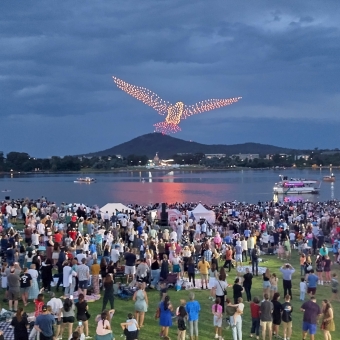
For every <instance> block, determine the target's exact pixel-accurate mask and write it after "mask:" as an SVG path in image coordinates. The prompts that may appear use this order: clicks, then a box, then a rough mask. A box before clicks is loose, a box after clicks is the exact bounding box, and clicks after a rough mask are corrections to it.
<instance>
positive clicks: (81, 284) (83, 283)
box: [78, 280, 88, 289]
mask: <svg viewBox="0 0 340 340" xmlns="http://www.w3.org/2000/svg"><path fill="white" fill-rule="evenodd" d="M78 287H79V288H80V289H87V287H88V284H87V280H84V281H79V282H78Z"/></svg>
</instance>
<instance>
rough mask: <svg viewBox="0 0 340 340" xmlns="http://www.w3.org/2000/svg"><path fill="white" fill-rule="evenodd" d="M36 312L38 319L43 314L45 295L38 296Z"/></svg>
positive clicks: (35, 301) (35, 302)
mask: <svg viewBox="0 0 340 340" xmlns="http://www.w3.org/2000/svg"><path fill="white" fill-rule="evenodd" d="M34 305H35V311H34V316H35V317H37V316H38V315H40V314H41V311H42V307H43V305H44V294H38V296H37V298H36V300H34Z"/></svg>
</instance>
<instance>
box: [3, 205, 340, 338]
mask: <svg viewBox="0 0 340 340" xmlns="http://www.w3.org/2000/svg"><path fill="white" fill-rule="evenodd" d="M195 205H196V204H194V203H175V204H169V205H168V208H175V209H177V210H178V211H180V212H181V216H180V217H178V218H176V219H175V220H172V221H171V223H170V227H169V226H165V227H162V226H160V225H159V221H157V220H152V219H151V214H150V213H149V212H150V211H152V210H154V209H157V208H159V207H160V206H159V205H150V206H138V205H129V209H128V210H126V211H116V212H114V213H113V214H112V215H111V216H110V215H109V214H108V212H106V211H104V212H101V211H99V208H98V207H88V206H85V205H72V204H71V205H69V204H65V203H63V204H61V205H60V206H57V205H56V204H55V203H53V202H49V201H48V200H46V199H45V198H42V199H39V200H16V201H9V202H2V204H1V215H0V219H1V227H0V228H1V253H0V254H1V258H2V267H1V286H2V288H3V289H4V292H5V299H7V300H8V310H9V311H11V312H13V313H15V314H14V316H13V320H12V322H11V324H12V326H13V329H14V337H15V340H18V339H29V338H30V339H35V337H36V336H37V335H38V336H39V337H40V339H41V340H45V339H46V340H51V339H53V338H56V339H58V338H59V339H62V338H65V339H66V337H65V336H67V339H73V340H78V339H81V340H83V339H86V338H91V337H93V336H95V337H96V338H97V339H98V340H112V339H113V338H114V335H113V330H112V329H111V322H110V320H111V318H112V316H113V315H114V313H115V310H114V299H115V296H116V295H117V294H119V292H121V291H122V289H124V287H130V288H131V291H132V292H133V296H132V299H133V301H134V313H133V314H129V315H128V316H127V319H126V320H125V321H124V322H122V323H121V327H122V330H123V333H124V335H125V337H126V339H127V340H135V339H138V338H139V332H140V330H141V329H142V328H143V327H144V326H145V313H146V312H148V310H149V301H148V294H150V292H151V294H154V293H152V290H156V289H158V290H159V291H160V303H159V305H158V307H157V308H156V312H155V317H156V319H158V322H159V325H160V336H161V337H162V338H163V339H167V338H169V328H170V327H172V324H173V320H174V319H175V318H176V320H177V332H178V339H179V340H184V339H185V337H186V331H187V327H188V333H189V337H190V340H197V339H198V336H199V330H198V320H199V318H200V315H201V314H202V313H207V312H206V311H204V312H203V311H201V306H200V303H199V301H197V300H196V299H195V293H194V291H192V290H190V289H192V288H198V289H200V290H208V291H209V299H210V300H211V301H212V303H213V305H212V307H211V311H210V313H211V317H212V320H213V329H214V332H215V338H216V339H219V340H222V339H223V335H222V333H223V328H224V327H223V325H224V323H225V317H227V319H228V324H227V325H228V327H230V329H231V332H232V336H233V339H234V340H237V339H239V340H241V339H242V321H243V313H244V312H245V305H244V302H247V303H249V306H250V309H249V311H250V315H251V329H249V331H250V336H251V337H253V336H255V337H256V338H257V339H259V336H260V329H261V331H262V337H263V340H265V339H266V338H269V339H270V340H271V339H272V335H273V334H274V335H275V336H276V335H279V334H280V327H279V326H280V325H281V324H282V325H283V327H281V334H280V335H281V336H282V337H283V338H284V339H285V340H288V339H290V337H291V334H292V313H293V307H292V305H291V300H292V298H293V296H292V277H293V275H297V274H299V275H300V276H301V282H300V286H299V287H298V288H299V290H300V300H301V301H302V302H301V304H302V305H301V311H302V312H303V313H304V316H303V339H305V337H306V334H307V332H309V334H310V337H311V340H313V338H314V334H315V333H316V330H317V327H316V325H317V322H318V320H319V319H320V320H321V329H322V331H323V333H324V337H325V340H330V339H331V333H330V332H332V331H334V329H335V326H334V320H333V318H334V315H333V308H332V305H331V302H333V301H339V295H338V285H339V283H338V279H337V275H336V273H335V272H333V273H332V267H331V266H332V264H333V265H335V264H336V263H339V261H340V255H339V254H340V247H339V244H340V243H339V242H340V223H339V217H338V216H339V215H340V210H339V207H340V205H339V203H338V202H337V201H328V202H319V203H311V202H301V201H300V202H284V203H274V202H258V203H257V204H246V203H241V202H229V203H228V202H224V203H221V204H219V205H216V206H206V208H208V209H209V210H213V211H214V212H215V216H216V222H215V223H209V222H208V221H206V220H204V219H201V220H195V218H194V217H193V215H192V214H191V213H190V211H191V210H192V209H193V208H194V207H195ZM19 221H20V222H21V221H23V224H24V228H23V230H19V229H17V228H16V225H17V223H18V222H19ZM330 248H331V252H332V253H333V258H331V256H330V254H329V251H330ZM264 254H270V255H273V256H277V258H278V260H279V261H280V260H285V261H286V262H285V263H284V264H283V265H282V267H281V268H280V269H278V271H277V273H271V272H270V270H269V269H268V268H264V267H259V264H260V265H261V262H259V261H260V258H261V257H262V256H263V255H264ZM292 257H295V258H299V264H300V268H293V266H291V264H290V263H289V262H290V260H291V258H292ZM245 263H246V264H248V263H249V264H250V265H249V266H247V265H245ZM243 267H244V272H243V270H241V269H242V268H243ZM232 268H234V270H235V274H236V275H237V277H236V279H235V280H234V283H233V284H232V285H228V284H227V276H228V274H229V273H230V271H231V270H232ZM262 268H264V269H265V270H264V271H263V272H261V269H262ZM229 275H230V274H229ZM122 276H123V277H125V279H126V281H125V280H124V284H120V283H119V280H120V279H121V277H122ZM256 276H261V279H262V287H263V294H262V296H258V297H253V296H252V295H253V294H252V285H253V280H254V278H255V277H256ZM281 278H282V287H283V300H284V302H283V303H281V302H280V301H279V300H280V297H281V295H280V292H279V290H280V288H279V284H278V282H279V281H280V280H281ZM257 280H258V279H257ZM51 283H52V285H53V286H54V285H55V291H54V290H53V289H52V287H51ZM125 283H126V284H125ZM171 285H173V286H174V287H175V288H176V289H181V288H183V287H185V288H187V289H188V290H190V294H189V296H188V301H184V300H183V301H181V304H180V306H179V307H178V308H175V307H174V306H173V304H172V301H171V300H170V297H169V295H168V292H169V291H168V287H169V286H171ZM323 285H329V286H330V288H329V289H330V292H331V293H332V295H331V298H330V299H329V300H323V301H322V306H321V307H320V306H319V305H318V304H317V303H316V297H317V294H316V292H317V289H318V287H319V286H323ZM61 290H62V296H61V298H60V297H57V296H56V295H55V294H57V295H58V296H59V294H58V292H60V293H61ZM227 291H229V294H228V295H227ZM231 291H232V299H231V297H229V295H230V292H231ZM47 293H49V294H48V295H47ZM243 293H245V301H243ZM196 294H197V292H196ZM306 294H308V295H309V299H310V300H309V301H306V302H305V299H306ZM46 295H47V296H48V297H49V301H45V296H46ZM89 295H93V296H94V297H95V298H96V299H99V298H102V313H101V314H100V315H98V316H97V317H95V321H96V325H97V327H96V334H90V332H89V324H88V320H89V318H90V317H91V316H90V313H89V310H88V305H87V302H86V299H87V296H89ZM19 300H21V301H22V306H21V305H20V306H19ZM30 301H32V302H34V305H35V312H34V316H29V315H27V313H26V312H25V307H26V306H27V304H28V303H30ZM108 304H109V305H110V309H109V310H108V309H106V307H107V305H108ZM75 323H76V326H77V327H76V329H74V324H75ZM27 329H29V330H30V332H28V331H27ZM23 334H24V335H23ZM26 335H27V337H26ZM0 336H1V334H0Z"/></svg>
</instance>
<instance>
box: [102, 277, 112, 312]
mask: <svg viewBox="0 0 340 340" xmlns="http://www.w3.org/2000/svg"><path fill="white" fill-rule="evenodd" d="M103 286H104V289H105V290H104V296H103V308H102V311H103V310H105V308H106V305H107V303H108V302H110V306H111V309H113V308H114V296H113V293H114V290H113V279H112V274H107V275H106V276H105V279H104V282H103Z"/></svg>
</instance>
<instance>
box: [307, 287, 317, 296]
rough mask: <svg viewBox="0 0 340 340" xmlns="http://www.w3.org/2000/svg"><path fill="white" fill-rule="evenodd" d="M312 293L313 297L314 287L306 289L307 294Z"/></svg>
mask: <svg viewBox="0 0 340 340" xmlns="http://www.w3.org/2000/svg"><path fill="white" fill-rule="evenodd" d="M310 293H312V294H313V295H315V293H316V287H314V288H312V287H308V288H307V294H310Z"/></svg>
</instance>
